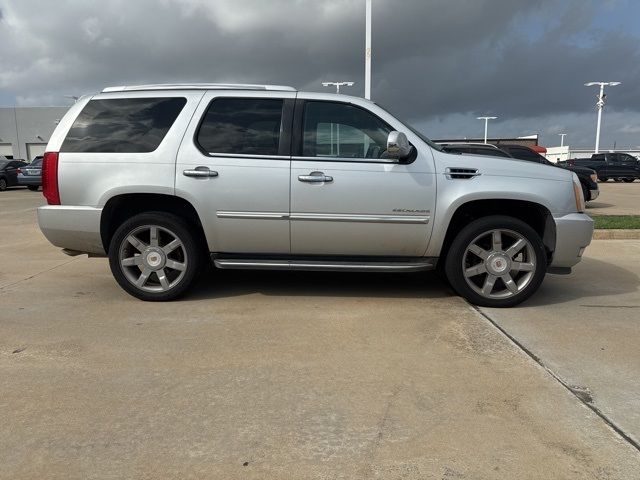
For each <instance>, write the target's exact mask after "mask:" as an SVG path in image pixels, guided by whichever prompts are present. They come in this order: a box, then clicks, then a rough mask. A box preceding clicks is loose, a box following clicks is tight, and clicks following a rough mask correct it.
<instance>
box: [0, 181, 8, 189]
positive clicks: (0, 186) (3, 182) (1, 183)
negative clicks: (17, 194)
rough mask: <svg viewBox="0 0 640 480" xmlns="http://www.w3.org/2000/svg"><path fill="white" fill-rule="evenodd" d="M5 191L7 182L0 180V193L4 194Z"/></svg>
mask: <svg viewBox="0 0 640 480" xmlns="http://www.w3.org/2000/svg"><path fill="white" fill-rule="evenodd" d="M6 189H7V180H6V179H5V178H0V192H4V191H5V190H6Z"/></svg>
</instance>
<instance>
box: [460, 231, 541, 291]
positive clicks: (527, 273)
mask: <svg viewBox="0 0 640 480" xmlns="http://www.w3.org/2000/svg"><path fill="white" fill-rule="evenodd" d="M462 271H463V274H464V279H465V280H466V282H467V284H468V285H469V286H470V287H471V288H472V289H473V290H474V291H475V292H476V293H478V294H479V295H482V296H483V297H485V298H492V299H502V298H509V297H512V296H514V295H516V294H518V293H520V292H522V291H523V290H524V289H525V288H527V286H528V285H529V284H530V283H531V281H532V280H533V277H534V274H535V271H536V254H535V252H534V249H533V246H532V245H531V243H530V242H529V241H528V240H527V239H526V238H525V237H523V236H522V235H520V234H519V233H517V232H514V231H512V230H504V229H498V230H490V231H488V232H485V233H483V234H481V235H478V236H477V237H476V238H475V239H473V240H472V241H471V243H470V244H469V245H468V246H467V248H466V250H465V252H464V255H463V258H462Z"/></svg>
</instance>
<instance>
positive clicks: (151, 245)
mask: <svg viewBox="0 0 640 480" xmlns="http://www.w3.org/2000/svg"><path fill="white" fill-rule="evenodd" d="M118 258H119V262H120V268H121V269H122V272H123V273H124V275H125V277H126V278H127V280H128V281H129V282H131V283H132V284H133V285H134V286H135V287H137V288H139V289H140V290H143V291H145V292H166V291H168V290H171V289H172V288H173V287H175V286H176V285H178V284H179V283H180V281H181V280H182V278H183V277H184V275H185V272H186V270H187V262H188V258H187V251H186V249H185V246H184V244H183V243H182V241H181V240H180V239H179V238H178V236H177V235H176V234H175V233H173V232H172V231H171V230H168V229H166V228H164V227H160V226H157V225H143V226H140V227H138V228H136V229H134V230H132V231H131V232H130V233H129V234H128V235H127V236H126V237H125V238H124V240H123V241H122V243H121V244H120V251H119V257H118Z"/></svg>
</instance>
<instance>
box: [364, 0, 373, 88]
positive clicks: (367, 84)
mask: <svg viewBox="0 0 640 480" xmlns="http://www.w3.org/2000/svg"><path fill="white" fill-rule="evenodd" d="M365 17H366V21H365V23H366V33H365V45H364V98H366V99H367V100H371V53H372V50H371V0H367V7H366V12H365Z"/></svg>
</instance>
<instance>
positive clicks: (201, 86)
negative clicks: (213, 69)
mask: <svg viewBox="0 0 640 480" xmlns="http://www.w3.org/2000/svg"><path fill="white" fill-rule="evenodd" d="M143 90H272V91H283V92H295V91H296V89H295V88H293V87H287V86H284V85H252V84H244V83H158V84H151V85H122V86H119V87H107V88H104V89H103V90H102V92H103V93H108V92H130V91H143Z"/></svg>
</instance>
